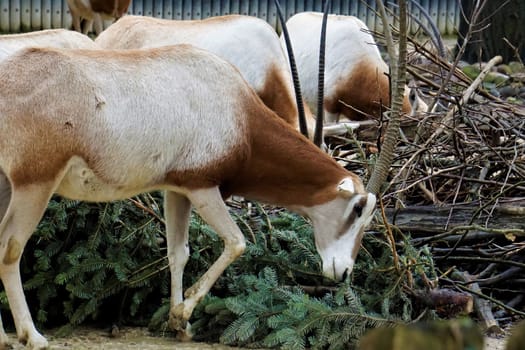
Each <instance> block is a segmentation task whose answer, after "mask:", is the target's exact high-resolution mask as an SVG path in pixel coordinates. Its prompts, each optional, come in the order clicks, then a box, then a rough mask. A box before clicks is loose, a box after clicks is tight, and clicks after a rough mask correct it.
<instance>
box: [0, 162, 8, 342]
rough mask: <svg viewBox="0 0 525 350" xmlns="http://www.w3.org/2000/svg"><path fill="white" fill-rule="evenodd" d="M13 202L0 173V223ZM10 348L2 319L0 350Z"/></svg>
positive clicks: (5, 178)
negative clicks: (10, 202)
mask: <svg viewBox="0 0 525 350" xmlns="http://www.w3.org/2000/svg"><path fill="white" fill-rule="evenodd" d="M10 200H11V185H10V184H9V180H7V177H6V176H5V174H4V173H3V172H2V171H0V222H1V220H2V219H3V217H4V215H5V213H6V211H7V207H8V206H9V201H10ZM8 348H9V339H8V338H7V334H6V333H5V330H4V325H3V323H2V318H0V349H8Z"/></svg>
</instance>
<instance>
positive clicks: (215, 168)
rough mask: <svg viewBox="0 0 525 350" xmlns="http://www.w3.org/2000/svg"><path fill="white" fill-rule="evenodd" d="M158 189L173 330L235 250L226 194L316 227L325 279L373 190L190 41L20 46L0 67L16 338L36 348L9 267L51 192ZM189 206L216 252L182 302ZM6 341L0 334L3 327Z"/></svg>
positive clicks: (356, 231) (0, 160)
mask: <svg viewBox="0 0 525 350" xmlns="http://www.w3.org/2000/svg"><path fill="white" fill-rule="evenodd" d="M152 190H164V191H165V203H164V211H165V217H166V236H167V245H168V247H167V248H168V259H169V266H170V271H171V294H172V295H171V312H170V326H171V327H172V328H173V329H175V330H179V331H181V333H182V334H183V335H184V334H185V332H186V331H188V332H189V329H188V327H189V326H188V324H187V321H188V319H189V318H190V316H191V313H192V311H193V309H194V308H195V306H196V304H197V303H198V302H199V301H200V300H201V299H202V298H203V297H204V296H205V295H206V294H207V292H208V291H209V290H210V288H211V287H212V285H213V283H215V281H216V280H217V278H218V277H219V276H220V274H221V273H222V272H223V271H224V269H225V268H226V267H227V266H228V265H229V264H230V263H231V262H232V261H234V260H235V259H236V258H237V257H238V256H239V255H240V254H242V252H243V250H244V247H245V242H244V237H243V235H242V233H241V231H240V230H239V228H238V227H237V225H236V224H235V223H234V221H233V220H232V218H231V217H230V215H229V213H228V210H227V207H226V205H225V203H224V201H223V198H224V197H227V196H230V195H232V194H236V195H241V196H243V197H245V198H249V199H254V200H259V201H263V202H266V203H271V204H276V205H281V206H285V207H288V208H290V209H292V210H295V211H297V212H299V213H301V214H303V215H305V216H307V217H309V218H310V219H311V221H312V224H313V226H314V232H315V240H316V246H317V249H318V251H319V254H320V255H321V258H322V261H323V270H324V273H325V274H326V275H327V276H330V277H334V278H341V277H342V276H343V275H344V274H345V272H348V273H349V272H351V270H352V267H353V264H354V260H355V258H356V255H357V251H358V249H359V245H360V241H361V238H362V235H363V231H364V228H365V226H366V225H367V224H368V222H369V221H370V219H371V217H372V213H373V210H374V207H375V196H374V195H373V194H370V193H367V192H366V191H365V189H364V187H363V184H362V182H361V180H360V179H359V178H358V177H357V176H356V175H355V174H353V173H351V172H349V171H347V170H345V169H344V168H342V167H341V166H339V165H338V164H337V163H336V162H335V161H334V160H333V159H332V158H331V157H329V156H328V155H326V154H325V153H324V152H322V151H321V150H320V149H318V148H317V147H315V146H314V145H313V144H312V143H311V142H310V141H308V140H307V139H306V138H304V137H303V136H301V135H300V134H298V133H297V132H296V131H295V130H294V129H293V128H292V127H291V126H289V125H287V124H286V123H285V122H284V121H283V120H282V119H280V118H279V117H278V116H277V115H276V114H275V113H274V112H273V111H271V110H270V109H268V108H267V107H266V106H265V105H264V104H263V103H262V101H261V100H260V99H259V98H258V97H257V95H256V94H255V93H254V92H253V90H252V89H251V88H250V87H249V86H248V84H247V83H246V82H245V80H244V79H243V78H242V77H241V75H240V74H239V73H238V71H237V70H236V69H235V68H234V67H233V66H232V65H230V64H229V63H227V62H225V61H224V60H222V59H220V58H219V57H217V56H215V55H213V54H211V53H209V52H206V51H203V50H199V49H196V48H194V47H191V46H187V45H177V46H170V47H162V48H156V49H148V50H121V51H111V50H63V49H37V48H33V49H27V50H23V51H20V52H19V53H17V54H15V55H12V56H11V57H9V58H8V59H7V60H5V61H3V62H0V201H1V203H0V218H1V221H0V278H1V280H2V282H3V285H4V288H5V290H6V294H7V298H8V300H9V304H10V307H11V311H12V314H13V318H14V321H15V325H16V330H17V334H18V337H19V339H20V340H21V341H22V342H27V344H28V347H29V348H30V349H43V348H45V347H46V346H47V341H46V339H45V338H44V337H43V336H42V335H41V334H40V333H38V331H37V330H36V328H35V326H34V324H33V321H32V318H31V315H30V312H29V309H28V306H27V303H26V300H25V297H24V294H23V290H22V283H21V280H20V271H19V262H20V258H21V255H22V252H23V249H24V246H25V245H26V242H27V240H28V239H29V237H30V236H31V234H32V233H33V231H34V230H35V228H36V226H37V224H38V223H39V221H40V219H41V218H42V215H43V213H44V211H45V209H46V206H47V203H48V201H49V199H50V198H51V196H52V194H53V193H58V194H60V195H62V196H64V197H67V198H73V199H79V200H87V201H110V200H115V199H121V198H126V197H129V196H132V195H135V194H138V193H141V192H146V191H152ZM191 205H193V206H194V207H195V209H196V210H197V212H198V213H199V214H200V215H201V217H202V218H203V219H204V220H205V221H206V222H208V223H209V224H210V225H211V226H212V227H213V228H214V229H215V231H216V232H217V234H218V235H219V236H220V237H221V238H222V239H223V240H224V252H223V253H222V255H221V256H220V257H219V258H218V259H217V261H216V262H215V263H214V264H213V265H212V266H211V267H210V268H209V270H208V271H207V272H206V273H205V274H204V275H203V276H202V277H201V279H199V281H198V282H197V283H196V284H195V285H194V286H192V287H191V288H189V289H188V290H187V291H186V293H185V297H186V298H185V299H184V298H183V290H182V273H183V270H184V266H185V264H186V262H187V260H188V257H189V248H188V225H189V217H190V209H191ZM0 340H1V341H2V343H4V344H5V343H6V342H7V338H6V336H5V333H4V332H1V333H0Z"/></svg>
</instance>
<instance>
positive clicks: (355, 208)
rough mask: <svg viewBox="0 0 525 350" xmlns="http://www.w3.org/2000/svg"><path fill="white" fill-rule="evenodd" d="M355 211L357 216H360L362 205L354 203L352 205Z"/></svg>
mask: <svg viewBox="0 0 525 350" xmlns="http://www.w3.org/2000/svg"><path fill="white" fill-rule="evenodd" d="M354 210H355V213H356V214H357V217H359V218H360V217H361V214H363V207H362V206H361V205H359V204H356V205H355V206H354Z"/></svg>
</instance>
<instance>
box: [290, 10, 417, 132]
mask: <svg viewBox="0 0 525 350" xmlns="http://www.w3.org/2000/svg"><path fill="white" fill-rule="evenodd" d="M322 19H323V14H322V13H318V12H302V13H298V14H296V15H294V16H292V17H290V18H289V19H288V21H287V22H286V26H287V27H288V32H289V34H290V40H291V42H292V45H293V50H294V53H295V59H296V62H297V70H298V72H299V80H300V82H301V89H302V93H303V97H304V100H305V103H307V104H308V105H309V106H310V109H311V110H312V112H313V113H314V114H316V113H317V93H318V70H319V67H318V65H319V43H320V36H321V24H322ZM281 44H282V46H283V48H284V49H285V50H286V47H285V46H284V39H283V38H282V35H281ZM388 71H389V69H388V65H387V64H386V63H385V61H383V59H382V57H381V54H380V53H379V49H378V48H377V45H376V43H375V40H374V38H373V36H372V35H371V34H370V32H369V29H368V28H367V26H366V25H365V24H364V23H363V22H362V21H361V20H359V19H358V18H356V17H353V16H340V15H328V20H327V28H326V55H325V77H324V115H325V119H326V120H327V121H328V122H333V121H337V120H339V119H340V118H341V117H342V118H346V119H349V120H362V119H365V118H366V119H368V118H370V116H372V117H375V118H377V117H378V115H379V111H380V104H381V103H382V104H383V105H386V106H388V105H389V104H390V93H389V80H388V77H387V76H386V73H388ZM405 91H406V94H405V99H404V102H403V111H404V112H405V113H415V112H418V111H426V108H427V106H426V104H425V102H423V100H421V99H420V98H419V97H418V96H417V94H416V93H415V91H413V92H410V91H409V89H408V88H406V89H405ZM345 104H346V105H348V106H346V105H345ZM349 106H350V107H349ZM383 110H384V109H383Z"/></svg>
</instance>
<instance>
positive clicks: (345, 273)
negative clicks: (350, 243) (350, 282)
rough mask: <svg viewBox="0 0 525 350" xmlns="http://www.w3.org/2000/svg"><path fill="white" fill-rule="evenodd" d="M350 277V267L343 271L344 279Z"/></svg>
mask: <svg viewBox="0 0 525 350" xmlns="http://www.w3.org/2000/svg"><path fill="white" fill-rule="evenodd" d="M347 277H348V269H346V270H345V272H343V279H342V280H343V281H344V280H346V278H347Z"/></svg>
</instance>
